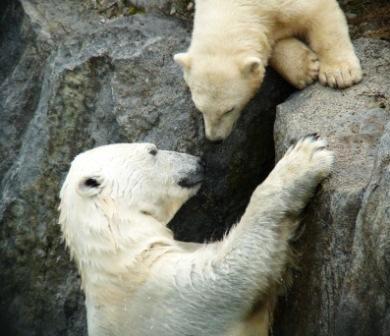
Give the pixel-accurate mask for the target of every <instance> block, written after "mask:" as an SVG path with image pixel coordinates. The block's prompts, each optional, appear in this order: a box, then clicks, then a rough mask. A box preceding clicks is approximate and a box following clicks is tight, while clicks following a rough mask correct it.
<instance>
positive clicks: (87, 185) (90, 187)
mask: <svg viewBox="0 0 390 336" xmlns="http://www.w3.org/2000/svg"><path fill="white" fill-rule="evenodd" d="M102 189H103V179H102V178H101V177H100V176H86V177H83V178H81V179H80V181H79V184H78V186H77V192H78V193H79V194H80V195H81V196H84V197H93V196H96V195H98V194H100V192H101V191H102Z"/></svg>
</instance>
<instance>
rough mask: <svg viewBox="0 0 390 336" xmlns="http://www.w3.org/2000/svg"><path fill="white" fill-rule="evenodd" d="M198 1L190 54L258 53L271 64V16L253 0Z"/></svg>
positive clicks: (241, 55) (240, 55)
mask: <svg viewBox="0 0 390 336" xmlns="http://www.w3.org/2000/svg"><path fill="white" fill-rule="evenodd" d="M248 3H249V4H248V5H245V6H243V5H242V4H240V2H238V1H220V0H215V1H198V2H197V4H196V12H195V19H194V29H193V35H192V40H191V46H190V53H191V54H192V55H194V57H196V55H197V54H198V55H210V56H219V55H220V56H221V57H226V56H233V57H245V56H257V57H259V58H260V59H261V61H262V62H263V64H267V63H268V59H269V57H270V55H271V50H272V44H273V43H274V41H272V40H271V39H270V33H269V31H270V27H269V24H268V23H269V22H270V18H268V17H267V14H266V13H261V14H259V11H258V10H257V8H256V6H253V1H249V2H248Z"/></svg>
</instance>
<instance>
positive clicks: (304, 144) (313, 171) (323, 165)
mask: <svg viewBox="0 0 390 336" xmlns="http://www.w3.org/2000/svg"><path fill="white" fill-rule="evenodd" d="M326 147H327V142H326V140H324V139H321V138H320V137H319V136H318V135H317V134H316V133H314V134H309V135H307V136H305V137H303V138H302V139H300V140H299V141H298V142H297V143H296V144H295V145H293V146H291V147H290V148H289V150H288V151H287V153H286V154H285V156H284V158H283V160H286V163H287V164H288V170H289V171H290V172H291V173H295V174H296V175H302V174H303V175H305V176H309V175H310V176H313V177H314V178H315V179H316V180H317V181H321V180H322V179H324V178H325V177H327V176H328V175H329V174H330V172H331V170H332V166H333V163H334V154H333V152H331V151H329V150H327V149H326Z"/></svg>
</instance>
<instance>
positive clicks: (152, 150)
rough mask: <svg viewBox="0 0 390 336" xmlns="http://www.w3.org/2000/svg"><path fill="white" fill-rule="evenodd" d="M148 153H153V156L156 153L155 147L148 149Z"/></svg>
mask: <svg viewBox="0 0 390 336" xmlns="http://www.w3.org/2000/svg"><path fill="white" fill-rule="evenodd" d="M149 154H150V155H153V156H156V155H157V148H152V149H149Z"/></svg>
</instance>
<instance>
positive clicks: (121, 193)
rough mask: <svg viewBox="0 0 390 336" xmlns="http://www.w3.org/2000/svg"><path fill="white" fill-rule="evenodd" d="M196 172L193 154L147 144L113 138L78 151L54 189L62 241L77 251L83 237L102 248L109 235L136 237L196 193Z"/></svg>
mask: <svg viewBox="0 0 390 336" xmlns="http://www.w3.org/2000/svg"><path fill="white" fill-rule="evenodd" d="M202 178H203V168H202V165H201V161H200V159H199V158H197V157H194V156H192V155H188V154H182V153H177V152H172V151H165V150H159V149H157V147H156V146H155V145H153V144H145V143H142V144H141V143H134V144H114V145H107V146H102V147H97V148H95V149H92V150H89V151H86V152H84V153H81V154H79V155H78V156H77V157H76V158H75V159H74V161H73V162H72V165H71V168H70V170H69V173H68V175H67V177H66V179H65V181H64V184H63V186H62V189H61V193H60V198H61V203H60V212H61V213H60V224H61V226H62V230H63V232H64V236H65V238H66V240H67V243H68V245H69V246H71V249H73V251H74V252H75V253H76V254H79V252H80V251H81V252H80V253H82V249H83V248H85V246H86V244H87V242H88V243H89V244H90V245H94V246H95V248H96V249H97V246H100V248H102V249H105V248H108V247H107V246H108V245H109V243H110V242H109V241H108V240H109V239H110V237H111V236H112V237H114V239H117V240H121V239H122V238H123V237H126V235H127V236H128V237H130V238H131V239H137V237H141V236H142V234H145V232H148V233H152V231H153V230H156V228H157V230H160V229H159V227H160V226H161V227H162V226H164V225H166V224H167V223H168V222H169V221H170V220H171V218H172V217H173V216H174V214H175V213H176V212H177V210H178V209H179V208H180V207H181V206H182V205H183V203H184V202H186V201H187V200H188V199H189V198H190V197H191V196H193V195H195V194H196V192H197V191H198V189H199V187H200V184H201V182H202ZM162 230H165V227H164V229H162ZM141 233H142V234H141ZM91 235H92V236H93V237H95V238H96V239H95V240H94V242H91ZM137 235H138V236H137ZM87 237H88V238H87ZM115 237H117V238H115Z"/></svg>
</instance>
